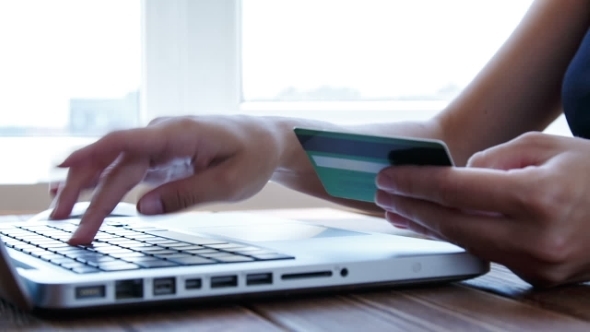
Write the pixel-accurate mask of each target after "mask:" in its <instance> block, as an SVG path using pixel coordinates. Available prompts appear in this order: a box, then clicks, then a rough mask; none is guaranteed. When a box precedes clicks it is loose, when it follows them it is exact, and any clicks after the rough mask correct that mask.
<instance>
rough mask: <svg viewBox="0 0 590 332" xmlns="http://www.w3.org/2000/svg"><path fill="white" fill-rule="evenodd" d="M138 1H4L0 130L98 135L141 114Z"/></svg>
mask: <svg viewBox="0 0 590 332" xmlns="http://www.w3.org/2000/svg"><path fill="white" fill-rule="evenodd" d="M140 14H141V12H140V1H139V0H124V1H117V0H55V1H46V0H3V1H0V45H2V54H1V55H0V73H2V74H0V89H1V91H2V93H1V95H2V97H1V98H0V109H1V110H2V116H1V117H0V136H39V135H43V136H97V135H101V134H103V133H105V132H107V131H109V130H113V129H116V128H125V127H131V126H135V125H137V124H138V119H139V90H138V89H139V85H140V68H141V63H140V60H141V54H140V42H141V38H140Z"/></svg>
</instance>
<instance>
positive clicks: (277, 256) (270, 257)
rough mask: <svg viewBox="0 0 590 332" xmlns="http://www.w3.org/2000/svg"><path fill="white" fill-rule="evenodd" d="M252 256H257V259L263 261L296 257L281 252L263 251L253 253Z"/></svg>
mask: <svg viewBox="0 0 590 332" xmlns="http://www.w3.org/2000/svg"><path fill="white" fill-rule="evenodd" d="M250 256H252V257H254V258H256V259H257V260H261V261H267V260H275V259H293V258H295V257H293V256H289V255H283V254H279V253H261V254H252V255H250Z"/></svg>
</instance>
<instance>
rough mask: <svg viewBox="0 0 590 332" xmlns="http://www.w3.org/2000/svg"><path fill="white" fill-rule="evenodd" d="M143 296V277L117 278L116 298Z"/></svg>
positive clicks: (137, 297)
mask: <svg viewBox="0 0 590 332" xmlns="http://www.w3.org/2000/svg"><path fill="white" fill-rule="evenodd" d="M142 297H143V279H129V280H117V281H116V282H115V299H117V300H124V299H141V298H142Z"/></svg>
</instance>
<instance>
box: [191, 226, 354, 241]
mask: <svg viewBox="0 0 590 332" xmlns="http://www.w3.org/2000/svg"><path fill="white" fill-rule="evenodd" d="M191 230H192V231H194V232H199V233H205V234H211V235H217V236H223V237H228V238H233V239H236V240H242V241H249V242H271V241H295V240H304V239H314V238H325V237H340V236H356V235H366V234H364V233H360V232H354V231H348V230H344V229H338V228H331V227H325V226H315V225H306V224H299V223H281V224H277V225H273V224H263V225H250V226H227V227H204V228H193V229H191Z"/></svg>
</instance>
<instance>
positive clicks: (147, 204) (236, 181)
mask: <svg viewBox="0 0 590 332" xmlns="http://www.w3.org/2000/svg"><path fill="white" fill-rule="evenodd" d="M271 128H272V127H271V126H269V125H268V123H266V121H265V120H264V119H262V118H252V117H176V118H162V119H157V120H154V121H152V123H150V124H149V125H148V126H147V127H145V128H138V129H130V130H122V131H117V132H113V133H110V134H108V135H106V136H104V137H103V138H101V139H99V140H98V141H97V142H95V143H94V144H91V145H89V146H87V147H85V148H82V149H80V150H78V151H76V152H74V153H72V154H71V155H70V156H69V157H68V158H66V160H65V161H64V162H63V163H62V164H61V165H60V167H67V168H69V171H68V176H67V179H66V181H65V183H63V184H60V185H59V190H57V193H56V194H57V197H56V205H55V208H54V210H53V213H52V218H54V219H62V218H67V217H68V216H69V214H70V212H71V210H72V208H73V205H74V204H75V202H76V201H77V199H78V196H79V195H80V193H81V191H82V190H84V189H90V188H95V192H94V195H93V197H92V200H91V203H90V205H89V207H88V209H87V211H86V213H85V214H84V216H83V217H82V220H81V222H80V226H79V228H78V229H77V231H76V232H75V233H74V235H73V236H72V238H71V239H70V243H71V244H81V243H90V242H91V241H92V240H93V238H94V236H95V235H96V232H97V231H98V229H99V227H100V225H101V224H102V222H103V220H104V218H105V217H106V216H108V214H109V213H110V212H111V211H112V210H113V209H114V208H115V206H116V205H117V204H118V203H119V201H120V200H121V199H122V198H123V196H124V195H125V194H126V193H127V192H129V191H130V190H131V189H132V188H133V187H135V185H137V184H139V183H140V182H142V181H144V182H150V183H152V184H154V183H157V184H161V185H160V186H158V187H156V188H155V189H153V190H152V191H150V192H148V193H146V194H145V195H144V196H143V197H142V198H141V199H140V200H139V202H138V209H139V211H140V212H141V213H143V214H148V215H153V214H161V213H167V212H174V211H178V210H180V209H183V208H187V207H189V206H193V205H196V204H200V203H205V202H216V201H239V200H243V199H246V198H248V197H250V196H252V195H254V194H255V193H257V192H258V191H259V190H260V189H262V188H263V187H264V185H265V184H266V183H267V182H268V180H269V178H270V177H271V175H272V174H273V171H274V170H275V168H276V167H277V164H278V162H279V158H280V151H281V148H280V147H279V146H278V145H279V144H278V142H277V140H276V139H275V137H274V136H273V132H272V131H271ZM162 183H163V184H162Z"/></svg>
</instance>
